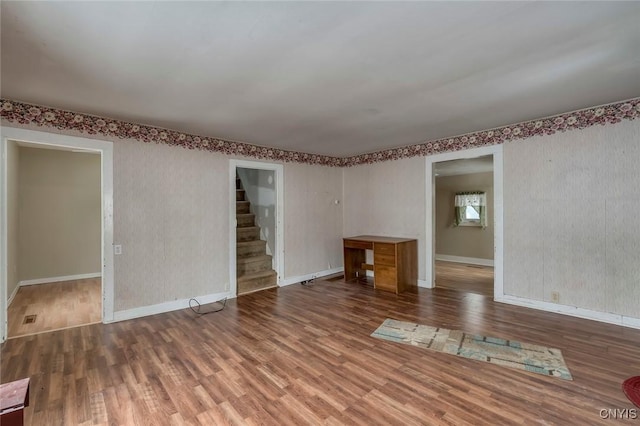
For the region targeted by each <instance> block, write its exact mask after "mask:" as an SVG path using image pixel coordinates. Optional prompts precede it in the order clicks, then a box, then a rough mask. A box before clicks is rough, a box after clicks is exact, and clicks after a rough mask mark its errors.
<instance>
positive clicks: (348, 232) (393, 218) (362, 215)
mask: <svg viewBox="0 0 640 426" xmlns="http://www.w3.org/2000/svg"><path fill="white" fill-rule="evenodd" d="M425 185H426V175H425V161H424V158H422V157H414V158H408V159H402V160H396V161H385V162H382V163H375V164H368V165H362V166H356V167H348V168H345V169H344V236H345V237H351V236H356V235H380V236H391V237H407V238H416V239H418V279H420V280H424V279H425V268H426V262H425V259H424V253H425V250H426V248H425V247H426V246H425V244H426V235H425V226H426V223H425V222H426V219H425V208H426V201H425V193H426V187H425ZM340 250H342V248H341V249H340Z"/></svg>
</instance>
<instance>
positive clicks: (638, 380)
mask: <svg viewBox="0 0 640 426" xmlns="http://www.w3.org/2000/svg"><path fill="white" fill-rule="evenodd" d="M622 390H623V391H624V394H625V395H627V398H629V401H631V402H633V403H634V404H635V405H636V407H640V376H635V377H629V378H628V379H627V380H625V381H624V382H622Z"/></svg>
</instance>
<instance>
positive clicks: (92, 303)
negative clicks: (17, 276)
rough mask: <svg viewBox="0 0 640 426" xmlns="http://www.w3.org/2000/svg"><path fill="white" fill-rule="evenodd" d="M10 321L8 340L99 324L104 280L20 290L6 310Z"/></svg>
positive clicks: (35, 286) (62, 283) (43, 285)
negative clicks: (102, 281)
mask: <svg viewBox="0 0 640 426" xmlns="http://www.w3.org/2000/svg"><path fill="white" fill-rule="evenodd" d="M34 315H35V317H34ZM29 317H30V318H29ZM7 319H8V322H9V329H8V333H9V338H13V337H17V336H25V335H28V334H34V333H42V332H44V331H52V330H60V329H63V328H68V327H76V326H79V325H84V324H92V323H96V322H100V321H101V320H102V283H101V279H100V278H91V279H84V280H73V281H64V282H56V283H48V284H38V285H29V286H23V287H20V289H19V290H18V293H16V297H15V298H14V299H13V302H12V303H11V306H9V309H8V310H7ZM30 320H33V321H30Z"/></svg>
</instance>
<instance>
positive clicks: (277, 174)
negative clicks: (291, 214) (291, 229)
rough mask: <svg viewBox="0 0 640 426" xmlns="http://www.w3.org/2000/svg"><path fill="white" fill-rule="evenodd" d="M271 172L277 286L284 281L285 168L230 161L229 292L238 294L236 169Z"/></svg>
mask: <svg viewBox="0 0 640 426" xmlns="http://www.w3.org/2000/svg"><path fill="white" fill-rule="evenodd" d="M238 168H241V169H256V170H269V171H273V172H274V178H275V180H276V182H275V183H276V185H275V187H276V212H275V214H276V230H275V232H276V247H275V250H274V252H273V256H274V263H275V265H276V273H277V274H278V277H277V284H278V286H280V284H281V283H282V280H283V279H284V225H283V224H284V166H283V165H282V164H277V163H267V162H263V161H249V160H229V292H230V293H231V297H236V296H237V294H238V283H237V276H236V267H237V265H236V254H237V252H236V169H238Z"/></svg>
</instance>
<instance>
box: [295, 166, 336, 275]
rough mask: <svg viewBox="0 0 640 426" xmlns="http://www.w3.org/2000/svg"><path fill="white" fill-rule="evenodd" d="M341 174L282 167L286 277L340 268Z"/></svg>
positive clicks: (315, 168) (313, 168)
mask: <svg viewBox="0 0 640 426" xmlns="http://www.w3.org/2000/svg"><path fill="white" fill-rule="evenodd" d="M342 174H343V169H339V168H335V167H323V166H310V165H304V164H294V163H286V164H285V165H284V205H285V208H284V240H285V276H286V278H292V277H298V276H301V275H306V274H313V273H316V272H321V271H325V270H327V269H335V268H340V267H342V264H343V259H342V234H343V232H342V229H343V228H342V217H343V205H344V203H343V201H342V199H343V195H342V194H343V192H342ZM336 201H337V202H338V203H337V204H336Z"/></svg>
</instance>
